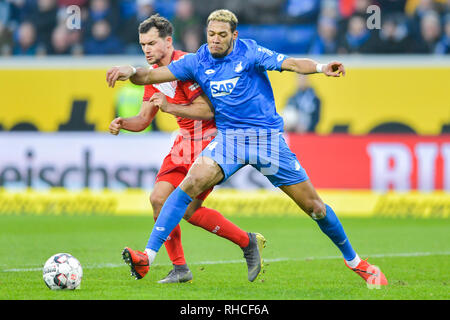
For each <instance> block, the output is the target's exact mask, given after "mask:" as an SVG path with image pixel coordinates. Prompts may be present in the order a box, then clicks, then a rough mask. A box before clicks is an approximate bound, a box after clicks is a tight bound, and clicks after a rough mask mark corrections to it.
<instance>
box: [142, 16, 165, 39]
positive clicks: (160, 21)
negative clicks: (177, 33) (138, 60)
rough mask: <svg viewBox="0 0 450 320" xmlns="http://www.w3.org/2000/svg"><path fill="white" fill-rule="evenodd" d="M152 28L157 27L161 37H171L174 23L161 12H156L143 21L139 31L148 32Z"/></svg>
mask: <svg viewBox="0 0 450 320" xmlns="http://www.w3.org/2000/svg"><path fill="white" fill-rule="evenodd" d="M151 28H156V29H157V30H158V33H159V36H160V37H161V38H165V37H171V36H172V33H173V26H172V23H170V21H169V20H167V19H166V18H164V17H161V16H160V15H159V14H154V15H152V16H151V17H150V18H148V19H145V20H144V21H142V23H141V24H140V25H139V33H147V32H148V31H149V30H150V29H151Z"/></svg>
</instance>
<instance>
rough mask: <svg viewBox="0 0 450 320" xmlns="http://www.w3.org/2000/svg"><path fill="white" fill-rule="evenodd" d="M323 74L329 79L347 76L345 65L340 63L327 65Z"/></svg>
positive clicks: (334, 62)
mask: <svg viewBox="0 0 450 320" xmlns="http://www.w3.org/2000/svg"><path fill="white" fill-rule="evenodd" d="M322 72H323V73H324V74H325V75H326V76H328V77H340V76H341V74H342V76H345V68H344V65H343V64H342V63H340V62H337V61H333V62H330V63H329V64H327V65H326V66H325V67H324V68H323V70H322Z"/></svg>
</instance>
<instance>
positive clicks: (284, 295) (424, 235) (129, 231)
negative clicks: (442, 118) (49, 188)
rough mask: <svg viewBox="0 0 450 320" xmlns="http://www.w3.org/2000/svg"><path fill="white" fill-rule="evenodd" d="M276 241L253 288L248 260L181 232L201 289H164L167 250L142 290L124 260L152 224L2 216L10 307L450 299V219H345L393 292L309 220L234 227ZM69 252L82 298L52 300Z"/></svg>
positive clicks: (71, 294) (243, 221)
mask: <svg viewBox="0 0 450 320" xmlns="http://www.w3.org/2000/svg"><path fill="white" fill-rule="evenodd" d="M230 219H231V220H232V221H233V222H235V223H236V224H238V225H239V226H240V227H241V228H243V229H244V230H247V231H256V232H261V233H262V234H263V235H264V236H265V237H266V239H267V241H268V243H267V247H266V249H264V251H263V258H264V259H265V260H266V261H267V262H266V265H265V268H264V273H262V274H261V275H260V276H259V277H258V278H257V279H256V280H255V282H254V283H250V282H248V280H247V269H246V264H245V261H244V259H243V258H242V251H241V250H240V249H239V248H238V247H237V246H236V245H234V244H232V243H231V242H229V241H227V240H225V239H222V238H220V237H217V236H215V235H213V234H211V233H209V232H206V231H204V230H203V229H200V228H197V227H194V226H191V225H190V224H188V223H186V222H185V221H183V222H182V223H181V229H182V238H183V245H184V251H185V255H186V259H187V261H188V264H189V266H190V268H191V270H192V272H193V274H194V281H193V283H189V284H175V285H162V284H157V283H156V281H157V280H159V279H161V278H163V277H164V276H165V275H166V274H167V272H168V271H169V270H170V268H171V266H170V261H169V259H168V257H167V254H166V251H165V248H164V247H163V248H161V251H160V253H159V255H158V256H157V258H156V261H155V265H154V266H152V267H151V269H150V272H149V274H148V275H147V276H146V277H145V278H144V279H142V280H139V281H135V280H134V279H133V278H131V277H130V275H129V268H128V266H126V265H125V264H124V263H123V262H122V259H121V254H120V253H121V251H122V249H123V247H125V246H130V247H131V248H135V249H141V250H142V249H143V247H144V246H145V244H146V243H147V239H148V236H149V234H150V231H151V227H152V226H153V219H152V218H151V217H148V218H144V217H133V216H130V217H113V216H0V243H1V244H2V246H1V247H0V299H1V300H22V299H27V300H33V299H42V300H49V299H55V300H65V299H85V300H91V299H96V300H102V299H108V300H116V299H120V300H123V299H152V300H153V299H155V300H174V299H180V300H187V299H196V300H248V299H251V300H301V299H358V300H366V299H377V300H380V299H389V300H390V299H394V300H399V299H408V300H411V299H413V300H415V299H446V300H448V299H449V298H450V290H449V289H448V288H449V287H448V285H449V282H450V276H449V273H448V270H449V267H450V261H449V254H450V232H449V227H450V221H449V220H448V219H391V218H370V219H367V218H362V219H357V218H342V219H341V221H342V223H343V225H344V228H345V230H346V232H347V235H348V236H349V239H350V241H351V242H352V244H353V246H354V248H355V249H356V250H357V252H358V253H359V254H360V256H361V257H362V258H366V257H367V256H369V257H371V256H372V258H370V259H369V261H370V262H371V263H372V264H375V265H378V266H380V267H381V268H382V270H383V272H384V273H385V274H386V276H387V278H388V280H389V286H388V287H385V288H381V289H368V288H367V287H366V285H365V283H364V282H363V280H362V279H361V278H360V277H359V276H357V275H356V274H354V273H353V272H351V271H350V270H348V269H347V268H346V267H345V266H344V263H343V260H342V258H340V253H339V251H338V250H337V248H336V247H335V246H334V245H333V244H332V243H331V242H330V241H329V240H328V238H327V237H326V236H325V235H323V234H322V233H321V231H320V230H319V228H318V226H317V225H316V223H315V222H313V221H312V220H310V219H308V218H304V217H298V218H293V217H285V218H283V217H277V218H272V217H270V218H269V217H264V218H263V217H254V218H248V217H246V218H238V217H232V218H230ZM58 252H69V253H71V254H72V255H74V256H75V257H76V258H78V259H79V260H80V262H81V264H82V266H83V271H84V276H83V280H82V283H81V289H80V290H75V291H65V290H64V291H51V290H49V289H48V288H47V287H46V286H45V284H44V282H43V280H42V271H41V268H42V265H43V263H44V262H45V261H46V260H47V258H49V257H50V256H51V255H53V254H55V253H58Z"/></svg>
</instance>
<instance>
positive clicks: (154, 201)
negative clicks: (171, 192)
mask: <svg viewBox="0 0 450 320" xmlns="http://www.w3.org/2000/svg"><path fill="white" fill-rule="evenodd" d="M165 201H166V198H165V197H163V196H161V195H159V194H157V193H152V194H151V195H150V204H151V205H152V208H153V217H155V218H157V217H158V215H159V212H160V211H161V208H162V206H163V205H164V202H165Z"/></svg>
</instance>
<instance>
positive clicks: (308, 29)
mask: <svg viewBox="0 0 450 320" xmlns="http://www.w3.org/2000/svg"><path fill="white" fill-rule="evenodd" d="M71 5H76V6H78V7H79V8H81V11H80V13H81V15H80V18H81V19H80V28H79V29H70V28H68V27H67V23H66V22H67V18H68V16H69V14H70V13H68V11H67V8H68V7H69V6H71ZM371 5H377V6H378V7H379V8H380V17H381V23H380V27H381V28H378V29H372V30H371V29H368V28H367V19H368V18H369V17H370V16H371V15H372V14H373V12H370V13H367V8H368V7H369V6H371ZM223 7H226V8H228V9H230V10H232V11H233V12H234V13H235V14H236V15H237V17H238V19H239V27H238V30H239V31H240V32H241V36H242V37H244V36H245V37H250V38H254V39H255V40H257V41H258V42H260V43H261V42H262V45H264V44H266V43H268V44H272V45H271V46H269V47H270V48H271V49H273V50H279V51H282V52H283V53H287V54H347V53H361V54H370V53H372V54H373V53H376V54H378V53H383V54H389V53H397V54H401V53H420V54H448V53H450V0H378V1H373V0H246V1H243V0H226V1H225V0H0V55H2V56H9V55H97V54H99V55H104V54H139V53H140V46H139V43H138V32H137V30H138V25H139V23H141V22H142V21H143V20H145V19H146V18H148V17H149V16H150V15H152V14H154V13H159V14H161V15H162V16H165V17H167V18H168V19H170V21H171V22H172V23H173V25H174V40H175V47H176V48H177V49H181V50H185V51H188V52H195V51H196V50H197V49H198V47H199V46H200V45H201V44H203V43H204V42H205V22H206V18H207V16H208V15H209V13H210V12H211V11H213V10H214V9H219V8H223ZM279 33H282V34H279ZM277 34H278V36H274V35H277Z"/></svg>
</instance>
